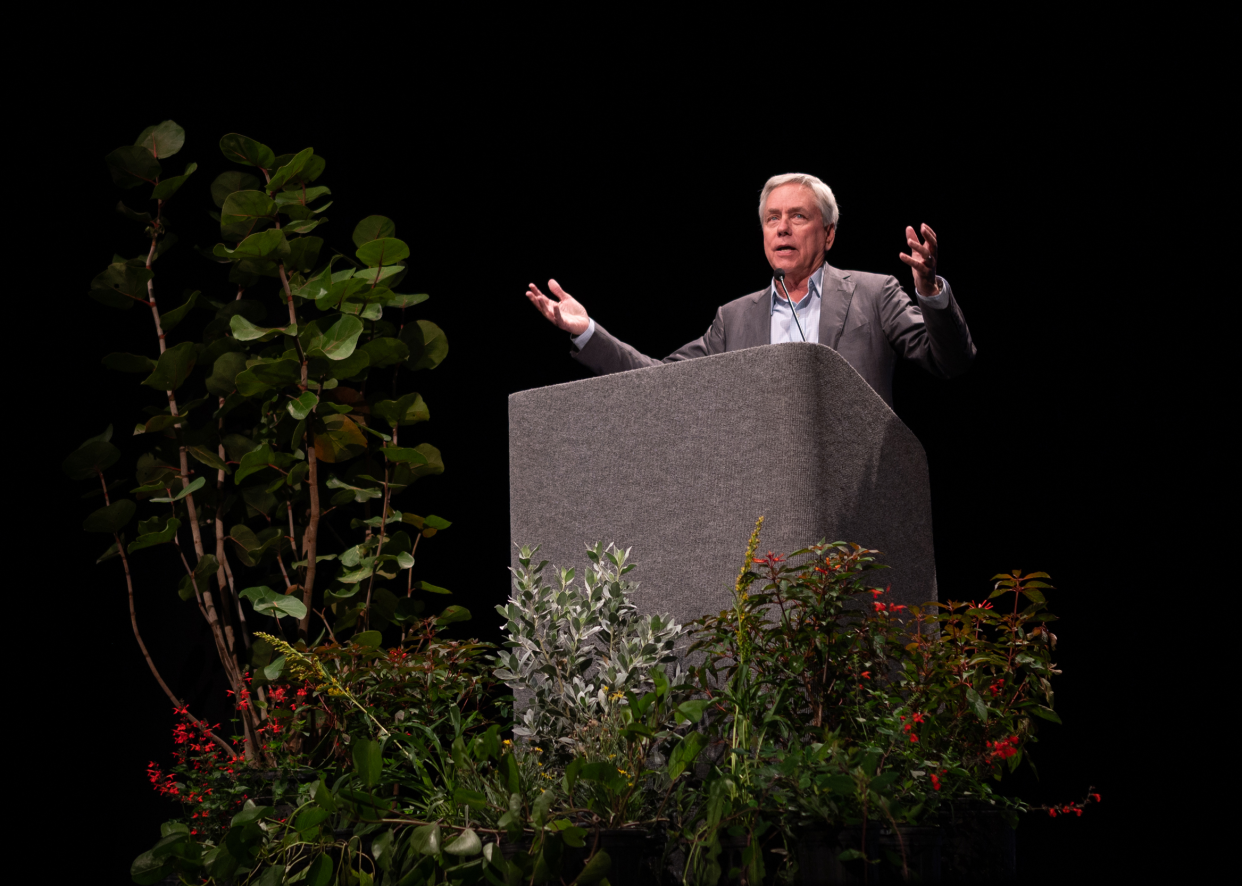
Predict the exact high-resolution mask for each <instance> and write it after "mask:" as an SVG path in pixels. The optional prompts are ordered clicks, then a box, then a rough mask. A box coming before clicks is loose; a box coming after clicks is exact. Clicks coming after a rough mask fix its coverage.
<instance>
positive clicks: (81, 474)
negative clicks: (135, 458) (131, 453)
mask: <svg viewBox="0 0 1242 886" xmlns="http://www.w3.org/2000/svg"><path fill="white" fill-rule="evenodd" d="M120 457H121V450H119V449H117V448H116V447H115V446H113V445H112V444H111V443H109V442H108V441H107V440H99V439H94V440H87V441H86V442H85V443H83V444H82V445H81V446H79V447H78V448H77V449H75V450H74V451H73V452H71V453H69V456H68V457H67V458H66V459H65V460H64V461H63V462H61V465H60V469H61V470H62V471H64V472H65V474H66V475H67V476H68V477H69V478H70V479H71V480H85V479H86V478H87V477H93V476H95V475H96V474H97V473H100V472H102V471H105V470H107V469H108V468H110V467H112V466H113V465H114V464H116V461H117V459H119V458H120Z"/></svg>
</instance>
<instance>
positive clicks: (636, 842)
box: [500, 828, 661, 886]
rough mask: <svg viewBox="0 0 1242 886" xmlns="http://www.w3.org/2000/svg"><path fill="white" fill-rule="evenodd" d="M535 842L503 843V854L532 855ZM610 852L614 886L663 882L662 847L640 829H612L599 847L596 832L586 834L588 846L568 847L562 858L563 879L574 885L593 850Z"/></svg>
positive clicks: (508, 856)
mask: <svg viewBox="0 0 1242 886" xmlns="http://www.w3.org/2000/svg"><path fill="white" fill-rule="evenodd" d="M532 843H533V841H532V840H531V839H526V840H523V841H521V842H520V843H509V842H502V843H501V844H500V851H501V852H502V853H503V854H504V857H505V858H506V859H511V858H513V856H514V855H516V854H517V853H518V852H519V851H522V852H529V851H530V849H531V845H532ZM593 847H594V848H595V849H596V850H603V851H604V852H607V853H608V857H609V858H610V859H611V860H612V864H611V865H610V866H609V869H608V874H607V876H608V881H609V882H610V883H612V884H613V886H622V884H625V886H630V884H633V886H658V884H659V883H660V859H661V852H660V849H661V847H660V845H659V841H657V840H656V839H655V838H654V836H653V835H652V834H651V832H650V831H646V830H641V829H639V828H608V829H605V830H601V831H600V832H599V844H598V846H597V845H596V843H595V832H594V831H592V832H591V833H589V834H587V835H586V845H585V846H583V847H582V848H581V849H575V848H573V847H571V846H566V847H565V850H564V854H563V855H562V856H561V877H562V878H564V880H565V882H567V883H568V882H572V881H573V879H574V878H575V877H577V876H578V874H579V873H581V871H582V869H583V867H584V866H585V865H586V861H587V859H588V858H589V857H590V856H591V852H592V848H593Z"/></svg>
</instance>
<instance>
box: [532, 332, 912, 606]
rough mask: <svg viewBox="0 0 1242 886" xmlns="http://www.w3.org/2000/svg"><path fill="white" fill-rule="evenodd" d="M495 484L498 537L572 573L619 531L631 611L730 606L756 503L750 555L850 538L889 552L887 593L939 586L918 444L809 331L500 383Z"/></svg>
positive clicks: (908, 598)
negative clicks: (502, 401)
mask: <svg viewBox="0 0 1242 886" xmlns="http://www.w3.org/2000/svg"><path fill="white" fill-rule="evenodd" d="M509 495H510V499H509V507H510V510H509V513H510V538H511V541H512V542H514V543H515V544H519V545H531V546H533V545H536V544H538V545H541V548H540V553H539V558H540V559H547V560H549V561H550V565H555V566H561V567H565V566H575V567H577V568H578V572H579V574H581V573H582V571H583V569H584V567H585V564H586V563H587V558H586V554H585V545H586V544H588V543H594V542H596V541H603V542H605V543H608V542H615V543H616V544H617V545H618V547H621V548H632V551H631V554H630V561H631V562H633V563H636V564H637V568H636V569H634V570H633V571H632V572H631V573H630V574H629V575H628V576H627V577H628V578H631V579H633V580H635V581H637V582H639V583H640V585H639V588H638V591H637V592H636V594H635V596H634V600H635V602H636V603H637V604H638V606H639V608H640V610H641V611H643V612H658V613H661V614H663V613H670V614H672V615H673V616H674V617H675V618H676V619H677V621H678V622H679V623H682V624H684V623H685V622H687V621H690V620H692V619H695V618H698V617H699V616H701V615H704V614H706V613H709V612H712V613H715V612H719V611H720V610H722V609H725V608H728V607H729V606H731V605H732V600H733V586H734V582H735V581H736V579H737V574H738V570H739V569H740V567H741V565H742V558H743V556H744V555H745V553H746V543H747V540H748V539H749V537H750V533H751V530H752V528H753V527H754V524H755V519H756V518H757V517H758V516H759V515H761V514H762V515H763V516H764V517H765V520H764V524H763V534H762V536H761V538H760V543H759V551H760V552H761V553H763V554H766V553H767V552H768V551H769V550H771V551H774V552H777V553H780V554H787V553H789V552H790V551H793V550H796V549H798V548H800V547H804V546H805V545H807V544H811V543H814V542H816V541H818V540H819V539H821V538H822V539H824V540H826V541H829V542H832V541H849V542H857V543H858V544H861V545H863V546H864V547H869V548H875V549H878V550H879V551H881V552H882V553H881V555H880V557H879V558H878V559H879V560H880V562H882V563H885V564H887V565H888V566H890V567H891V568H890V569H886V570H883V571H881V572H877V573H876V574H875V579H876V583H877V584H879V585H880V586H884V585H891V586H892V591H891V595H890V596H889V597H887V598H886V599H888V600H890V601H891V600H895V601H896V602H899V603H905V604H911V603H923V602H926V601H928V600H934V599H936V570H935V560H934V556H933V551H932V524H931V501H930V492H929V486H928V476H927V457H926V455H925V453H924V452H923V447H922V446H921V445H920V444H919V441H918V440H917V439H916V438H915V436H914V434H913V433H912V432H911V431H910V429H909V428H907V427H906V426H905V425H904V424H902V422H901V420H900V419H898V418H897V415H896V414H895V413H894V412H893V411H892V409H890V408H889V406H888V405H887V404H886V403H885V402H884V401H883V400H882V399H881V398H880V396H879V395H878V394H876V393H875V391H873V390H872V389H871V387H870V386H869V385H868V384H867V383H866V382H865V381H863V379H862V378H861V376H859V375H858V373H857V372H855V371H854V369H853V368H852V367H851V366H850V365H849V364H848V363H847V362H846V361H845V360H844V359H843V358H842V357H841V356H840V355H839V354H837V352H836V351H833V350H832V349H831V348H828V347H826V346H824V345H819V344H812V343H805V342H798V343H788V344H778V345H765V346H763V347H758V348H750V349H747V350H742V351H731V352H729V353H725V354H717V355H714V356H711V357H704V358H700V359H697V360H687V361H682V362H677V363H668V364H664V365H661V366H655V367H650V368H645V369H638V370H634V371H631V372H621V373H616V374H614V375H606V376H600V377H598V378H591V379H586V380H583V381H577V382H571V383H569V384H562V385H553V386H551V387H546V388H537V389H535V390H530V391H521V392H519V393H516V394H513V395H511V396H510V397H509ZM515 552H516V550H515ZM514 563H515V565H516V557H515V558H514ZM549 568H550V567H549Z"/></svg>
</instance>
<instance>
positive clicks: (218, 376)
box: [207, 351, 246, 397]
mask: <svg viewBox="0 0 1242 886" xmlns="http://www.w3.org/2000/svg"><path fill="white" fill-rule="evenodd" d="M245 368H246V355H245V354H244V353H241V352H238V351H229V352H227V353H224V354H221V355H220V356H219V357H217V358H216V362H215V363H214V364H213V365H212V367H211V375H209V376H208V377H207V392H208V393H210V394H212V395H213V396H216V397H227V396H228V395H229V394H231V393H233V391H234V390H236V388H237V383H236V379H237V374H238V373H239V372H242V371H243V370H245Z"/></svg>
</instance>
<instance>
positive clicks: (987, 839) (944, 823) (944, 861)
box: [939, 800, 1017, 883]
mask: <svg viewBox="0 0 1242 886" xmlns="http://www.w3.org/2000/svg"><path fill="white" fill-rule="evenodd" d="M939 824H940V829H941V832H942V833H943V835H944V845H943V848H942V849H941V865H942V870H943V874H944V878H945V880H946V881H949V882H953V883H1012V882H1014V881H1015V880H1016V879H1017V863H1016V857H1015V852H1014V830H1013V828H1011V827H1010V826H1009V825H1008V823H1006V821H1005V819H1004V816H1002V815H1001V813H1000V812H999V811H998V810H997V809H996V808H995V807H993V806H990V805H987V804H984V803H978V802H976V803H968V802H962V801H960V800H959V801H955V802H954V803H953V804H952V805H951V806H950V807H949V808H948V809H947V810H946V811H945V812H943V813H942V814H941V816H940V819H939Z"/></svg>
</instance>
